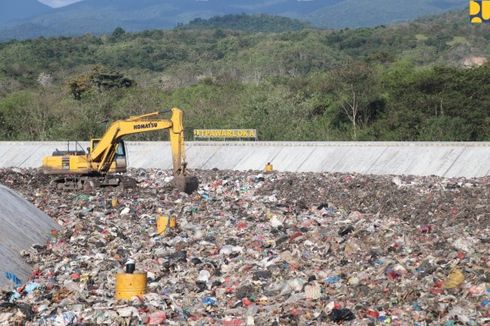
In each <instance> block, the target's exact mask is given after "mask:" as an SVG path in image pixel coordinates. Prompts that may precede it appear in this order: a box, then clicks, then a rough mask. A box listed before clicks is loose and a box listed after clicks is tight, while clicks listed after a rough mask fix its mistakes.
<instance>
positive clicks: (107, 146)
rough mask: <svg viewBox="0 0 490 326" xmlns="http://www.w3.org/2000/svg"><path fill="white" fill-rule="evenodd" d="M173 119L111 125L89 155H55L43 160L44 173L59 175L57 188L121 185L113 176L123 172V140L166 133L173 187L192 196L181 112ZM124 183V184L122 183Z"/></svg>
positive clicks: (147, 117)
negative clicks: (168, 140) (148, 134)
mask: <svg viewBox="0 0 490 326" xmlns="http://www.w3.org/2000/svg"><path fill="white" fill-rule="evenodd" d="M171 112H172V117H171V118H170V119H163V118H161V117H160V115H161V112H153V113H148V114H144V115H139V116H131V117H129V118H127V119H124V120H117V121H114V122H113V123H112V124H111V125H110V126H109V128H108V129H107V130H106V132H105V133H104V135H103V136H102V137H101V138H100V139H92V140H91V141H90V147H89V148H88V152H85V151H84V150H82V151H79V150H75V151H58V150H57V151H55V152H54V153H53V155H52V156H47V157H44V159H43V165H42V168H43V171H44V172H45V173H48V174H55V175H59V176H60V177H59V178H58V179H57V184H58V187H59V188H64V189H73V188H76V189H79V188H83V187H86V186H87V185H89V186H92V187H94V186H99V185H101V186H113V185H121V184H124V183H125V182H126V183H127V179H125V178H124V177H123V176H120V175H114V173H124V172H126V148H125V144H124V141H123V137H125V136H127V135H132V134H139V133H145V132H151V131H157V130H168V131H169V135H170V137H169V138H170V145H171V147H172V164H173V174H174V179H175V180H174V184H175V187H176V188H177V189H179V190H180V191H184V192H186V193H192V192H193V191H195V190H196V189H197V187H198V185H199V181H198V179H197V177H195V176H188V175H187V170H186V167H187V163H186V162H185V146H184V125H183V115H184V114H183V112H182V110H180V109H178V108H173V109H172V110H171ZM125 180H126V181H125Z"/></svg>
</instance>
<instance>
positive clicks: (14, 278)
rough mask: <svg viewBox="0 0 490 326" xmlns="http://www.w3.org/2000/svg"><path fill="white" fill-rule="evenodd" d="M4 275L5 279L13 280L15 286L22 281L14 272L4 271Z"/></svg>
mask: <svg viewBox="0 0 490 326" xmlns="http://www.w3.org/2000/svg"><path fill="white" fill-rule="evenodd" d="M5 277H6V278H7V280H9V281H11V282H13V283H14V284H15V286H20V285H21V284H22V281H21V280H20V279H19V278H18V277H17V276H16V275H15V274H14V273H10V272H5Z"/></svg>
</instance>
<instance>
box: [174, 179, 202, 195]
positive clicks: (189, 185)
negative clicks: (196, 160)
mask: <svg viewBox="0 0 490 326" xmlns="http://www.w3.org/2000/svg"><path fill="white" fill-rule="evenodd" d="M174 183H175V188H177V189H178V190H179V191H182V192H185V193H186V194H189V195H190V194H192V193H193V192H194V191H196V190H197V188H198V187H199V179H198V178H197V177H195V176H185V175H176V176H175V177H174Z"/></svg>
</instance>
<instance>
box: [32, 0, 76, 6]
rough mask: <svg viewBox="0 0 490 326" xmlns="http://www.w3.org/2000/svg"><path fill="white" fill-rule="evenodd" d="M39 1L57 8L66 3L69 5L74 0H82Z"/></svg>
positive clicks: (74, 0)
mask: <svg viewBox="0 0 490 326" xmlns="http://www.w3.org/2000/svg"><path fill="white" fill-rule="evenodd" d="M38 1H39V2H42V3H44V4H46V5H48V6H51V7H54V8H58V7H63V6H66V5H69V4H71V3H74V2H78V1H82V0H38Z"/></svg>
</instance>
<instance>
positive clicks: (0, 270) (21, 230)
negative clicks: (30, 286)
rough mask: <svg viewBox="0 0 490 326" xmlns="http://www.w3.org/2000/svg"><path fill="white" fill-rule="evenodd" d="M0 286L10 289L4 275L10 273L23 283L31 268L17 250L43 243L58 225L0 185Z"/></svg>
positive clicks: (10, 284) (9, 284)
mask: <svg viewBox="0 0 490 326" xmlns="http://www.w3.org/2000/svg"><path fill="white" fill-rule="evenodd" d="M0 225H1V228H0V259H1V261H2V263H1V264H0V287H2V288H3V287H10V286H12V284H13V283H12V282H11V281H9V280H8V279H7V277H6V275H5V273H13V274H14V275H15V276H16V277H17V278H19V279H20V280H21V281H22V282H23V283H24V282H26V281H27V279H28V278H29V276H30V275H31V271H32V268H31V266H29V265H28V264H26V262H25V261H24V259H23V258H22V257H21V256H20V251H21V250H25V249H28V248H30V247H31V246H32V245H33V244H42V245H43V244H45V243H46V241H47V240H48V239H49V234H50V231H51V230H52V229H57V228H58V226H57V225H56V224H55V223H54V222H53V220H51V218H50V217H49V216H48V215H46V214H44V213H43V212H42V211H40V210H39V209H38V208H36V207H35V206H34V205H32V204H31V203H29V202H28V201H27V200H25V199H23V198H22V197H20V196H19V195H18V194H17V193H15V192H14V191H13V190H11V189H9V188H7V187H5V186H3V185H0Z"/></svg>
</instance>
